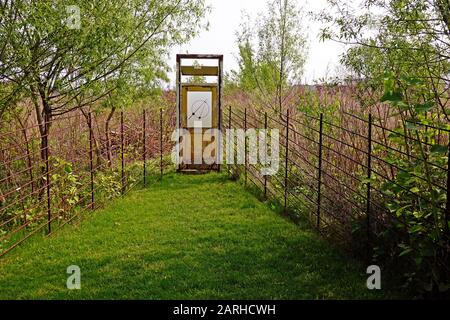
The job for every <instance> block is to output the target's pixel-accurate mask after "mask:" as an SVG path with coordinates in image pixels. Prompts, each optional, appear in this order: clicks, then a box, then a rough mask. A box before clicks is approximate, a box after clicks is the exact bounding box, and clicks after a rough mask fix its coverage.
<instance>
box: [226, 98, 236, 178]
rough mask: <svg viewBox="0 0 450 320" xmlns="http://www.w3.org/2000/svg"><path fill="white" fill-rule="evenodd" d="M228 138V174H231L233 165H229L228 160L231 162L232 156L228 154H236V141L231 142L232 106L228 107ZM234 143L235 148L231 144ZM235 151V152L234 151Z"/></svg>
mask: <svg viewBox="0 0 450 320" xmlns="http://www.w3.org/2000/svg"><path fill="white" fill-rule="evenodd" d="M228 130H229V131H228V136H226V137H227V139H228V141H227V143H228V148H227V164H228V173H229V174H231V164H230V163H228V160H230V155H229V154H228V152H233V153H234V141H230V138H231V106H228ZM232 142H233V147H232V146H231V143H232ZM232 150H233V151H232Z"/></svg>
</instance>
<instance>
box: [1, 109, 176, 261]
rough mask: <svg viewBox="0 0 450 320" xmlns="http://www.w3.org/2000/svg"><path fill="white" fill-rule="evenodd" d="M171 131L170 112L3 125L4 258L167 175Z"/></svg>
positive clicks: (81, 116) (89, 114)
mask: <svg viewBox="0 0 450 320" xmlns="http://www.w3.org/2000/svg"><path fill="white" fill-rule="evenodd" d="M174 125H175V121H174V110H171V109H170V110H165V111H163V110H162V109H161V110H157V111H155V110H143V111H142V113H139V112H136V111H117V112H111V113H109V114H106V113H104V112H98V113H96V112H83V111H76V112H72V113H70V114H68V115H66V116H61V117H56V118H52V119H47V118H46V119H45V121H43V122H42V123H41V124H39V123H38V121H37V119H33V117H32V116H31V114H28V115H27V116H26V117H17V119H11V121H4V122H2V124H1V130H0V136H1V139H0V151H1V152H0V256H2V255H4V254H6V253H7V252H9V251H11V250H12V249H14V248H15V247H17V246H18V245H19V244H21V243H22V242H24V241H25V240H27V239H28V238H29V237H31V236H32V235H34V234H37V233H42V234H46V235H51V234H53V233H54V232H55V231H57V230H58V229H60V228H61V227H63V226H64V225H65V224H67V223H69V222H72V221H78V220H79V219H81V218H82V216H83V213H84V212H86V211H89V210H95V209H97V208H99V207H101V206H102V204H104V203H105V201H107V200H109V199H111V198H113V197H115V196H119V195H123V194H124V193H126V192H127V191H128V190H130V189H131V188H133V187H134V186H136V185H138V184H144V185H145V184H147V183H148V182H149V181H150V180H151V177H157V176H160V175H162V173H163V171H164V168H165V167H167V165H168V163H167V160H166V158H165V157H163V155H164V154H166V153H167V150H168V149H170V148H171V142H170V135H171V132H172V130H173V127H174ZM17 128H19V129H17Z"/></svg>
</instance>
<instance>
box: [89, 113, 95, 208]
mask: <svg viewBox="0 0 450 320" xmlns="http://www.w3.org/2000/svg"><path fill="white" fill-rule="evenodd" d="M88 127H89V170H90V173H91V181H90V182H91V210H94V208H95V204H94V161H93V155H92V153H93V150H92V138H93V135H92V114H91V111H89V113H88Z"/></svg>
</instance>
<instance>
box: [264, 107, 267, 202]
mask: <svg viewBox="0 0 450 320" xmlns="http://www.w3.org/2000/svg"><path fill="white" fill-rule="evenodd" d="M264 130H265V135H266V138H267V112H264ZM265 143H266V146H265V148H266V149H265V156H267V140H266V142H265ZM264 160H265V161H264V165H266V163H265V162H266V160H267V159H264ZM264 198H267V174H265V175H264Z"/></svg>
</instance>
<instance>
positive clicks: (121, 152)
mask: <svg viewBox="0 0 450 320" xmlns="http://www.w3.org/2000/svg"><path fill="white" fill-rule="evenodd" d="M123 140H124V132H123V110H122V111H120V160H121V168H120V169H121V170H120V176H121V181H122V186H121V193H122V195H123V194H124V193H125V158H124V145H123Z"/></svg>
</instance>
